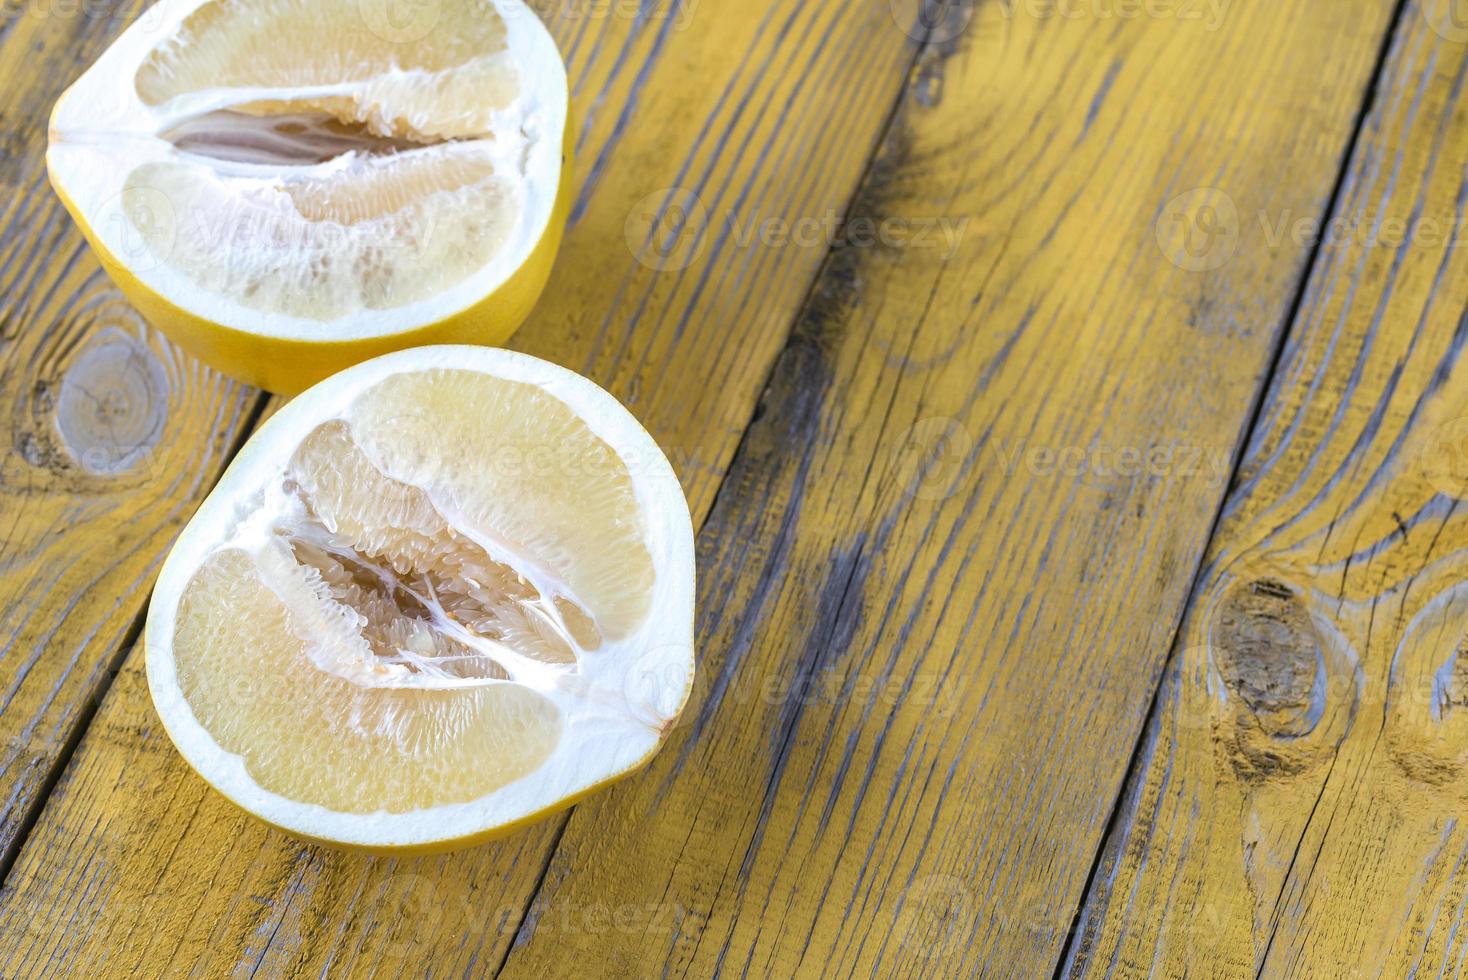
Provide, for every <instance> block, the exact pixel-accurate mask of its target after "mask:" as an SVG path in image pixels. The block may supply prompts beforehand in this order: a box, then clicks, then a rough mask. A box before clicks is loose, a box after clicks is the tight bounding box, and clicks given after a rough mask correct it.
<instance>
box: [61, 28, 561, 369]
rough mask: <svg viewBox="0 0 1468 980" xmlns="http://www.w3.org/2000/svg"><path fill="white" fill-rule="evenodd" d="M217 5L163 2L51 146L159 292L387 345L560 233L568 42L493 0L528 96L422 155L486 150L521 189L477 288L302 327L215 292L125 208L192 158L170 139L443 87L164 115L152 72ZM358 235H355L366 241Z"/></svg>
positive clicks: (343, 91) (67, 98)
mask: <svg viewBox="0 0 1468 980" xmlns="http://www.w3.org/2000/svg"><path fill="white" fill-rule="evenodd" d="M204 2H205V0H160V2H159V3H157V4H156V5H155V6H153V7H151V8H149V10H148V11H147V12H146V13H145V14H144V15H143V17H142V18H140V19H139V20H138V21H137V22H136V23H134V24H133V25H132V26H131V27H129V28H128V30H127V31H125V32H124V33H123V35H122V36H121V37H120V38H119V39H118V40H117V41H116V42H115V43H114V44H113V45H112V46H111V47H110V48H109V49H108V50H107V51H106V52H105V53H104V54H103V55H102V57H101V58H99V59H98V61H97V62H96V63H95V64H94V65H93V66H92V67H91V68H90V69H89V70H88V71H87V72H86V73H85V74H84V75H83V76H82V77H81V78H80V79H78V80H77V82H76V83H75V84H73V85H72V86H71V88H69V89H68V90H67V92H66V93H65V94H64V95H63V96H62V98H61V99H60V100H59V101H58V103H57V105H56V109H55V111H54V113H53V115H52V119H51V131H50V143H49V146H48V149H47V164H48V168H49V170H50V172H51V174H52V179H53V180H54V181H55V182H56V183H57V185H58V187H60V188H61V190H62V191H63V192H64V194H65V195H66V196H67V197H68V198H69V199H70V201H71V202H72V204H73V206H74V207H75V209H76V210H77V211H78V212H79V213H80V214H81V215H82V216H84V217H85V219H86V223H87V225H88V227H89V229H90V231H91V233H92V234H93V235H94V236H95V237H96V238H97V239H98V244H99V245H100V246H101V247H102V249H103V250H104V252H106V253H108V254H109V255H110V256H111V257H112V258H113V260H114V261H115V262H116V263H117V264H118V265H121V266H123V267H125V268H126V269H127V270H128V271H129V272H130V273H131V274H132V275H134V276H135V277H136V278H138V279H139V280H140V281H141V282H142V283H143V284H144V285H145V286H147V287H148V288H149V289H151V290H152V291H153V292H155V293H157V294H159V295H160V296H162V297H163V298H165V299H167V300H168V301H169V302H171V303H173V304H174V305H175V306H178V307H180V308H182V309H184V310H186V311H188V312H190V313H192V314H194V315H196V316H198V317H200V318H202V319H204V320H208V321H210V322H213V323H218V324H222V325H224V326H226V327H232V328H235V329H238V330H241V331H244V332H248V333H251V334H257V335H263V336H268V337H276V338H281V339H292V340H315V341H327V342H329V341H349V340H361V339H367V338H373V337H379V336H386V335H391V334H394V333H399V332H402V331H404V330H407V329H411V328H413V327H417V326H421V325H425V324H429V323H434V322H438V321H441V320H443V319H446V318H448V317H451V316H453V315H455V314H456V313H459V312H461V311H463V310H465V309H467V308H469V307H471V306H473V305H474V304H475V303H476V302H478V301H479V300H481V299H483V298H484V297H485V296H487V295H488V294H490V293H492V292H493V291H494V290H495V289H496V288H498V287H499V286H500V285H502V284H503V283H504V282H506V281H507V280H508V279H509V278H510V277H511V276H512V275H513V274H514V273H515V272H516V270H518V269H519V268H520V267H521V266H522V265H524V263H525V262H526V260H527V258H528V257H529V256H530V254H531V252H532V250H533V249H534V248H535V246H536V245H537V243H538V242H539V241H540V240H541V238H542V237H543V236H544V235H545V234H546V231H547V229H548V227H549V224H550V221H551V214H552V210H553V207H554V205H555V198H556V193H557V189H558V185H559V179H560V172H561V164H562V152H563V146H562V141H563V136H564V130H565V125H566V111H567V86H566V77H565V69H564V66H563V64H562V61H561V58H560V54H559V52H558V51H557V49H556V46H555V42H554V41H553V40H552V39H551V37H550V35H549V33H548V32H547V31H546V30H545V28H544V26H543V25H542V24H541V23H540V21H539V19H538V18H537V17H536V16H535V15H534V13H533V12H531V11H530V10H529V8H528V7H526V6H525V5H524V4H523V3H521V2H520V0H482V2H483V3H485V4H486V5H488V6H492V7H493V8H494V10H495V11H496V12H497V13H498V14H499V15H500V16H501V17H502V18H503V21H504V24H505V27H506V32H507V44H508V47H507V49H506V51H505V52H503V55H504V57H507V58H509V59H510V60H511V62H512V63H513V67H514V71H515V74H516V78H517V89H518V96H517V98H516V99H515V101H514V102H513V103H512V104H511V105H509V106H508V108H506V109H503V110H496V111H495V112H494V113H493V116H492V119H493V121H492V123H491V125H490V126H489V127H488V128H489V130H490V131H491V135H492V136H493V138H480V139H474V140H472V141H465V142H464V143H462V144H456V143H452V142H451V143H430V144H426V145H425V146H424V148H423V149H421V150H410V151H408V153H422V152H424V151H425V150H427V151H432V152H434V153H446V154H455V153H472V154H474V155H475V156H476V158H482V159H487V160H490V161H492V164H493V167H494V172H495V174H496V178H497V179H498V178H503V179H504V183H505V185H506V187H507V188H510V193H511V194H512V196H513V203H514V209H513V210H514V217H513V221H512V223H511V225H510V227H509V228H508V230H507V233H506V237H505V239H504V241H503V242H502V244H500V245H499V246H498V248H497V250H496V251H495V252H494V253H493V255H492V257H490V258H489V260H488V261H487V262H485V264H483V265H480V266H478V267H477V268H476V269H475V270H474V271H473V272H472V273H470V274H468V275H467V277H466V278H463V279H460V280H458V281H455V282H453V283H452V284H451V285H445V286H444V287H443V288H441V289H439V290H437V291H435V292H433V294H432V295H425V296H422V297H421V298H417V299H414V300H413V301H411V302H405V303H402V304H400V305H391V306H386V307H371V306H363V307H359V308H356V309H353V310H350V311H348V312H344V313H341V314H340V315H335V314H332V315H324V316H318V315H301V316H296V315H292V314H290V313H288V312H280V311H262V310H261V309H259V308H255V307H252V306H250V305H247V304H245V303H242V302H240V301H238V299H237V298H235V297H234V296H232V295H231V294H230V292H229V290H228V288H220V287H218V286H217V285H216V286H215V287H213V288H205V287H203V286H201V285H200V284H199V283H198V282H197V281H196V280H195V279H194V278H192V277H191V276H190V275H188V274H186V273H185V272H184V271H181V270H180V268H177V267H175V264H174V262H173V261H171V257H170V256H168V255H164V254H160V253H159V252H158V251H156V250H154V249H153V248H152V247H151V245H149V244H148V243H147V242H145V241H141V240H140V235H139V231H138V229H137V228H136V226H135V225H132V224H131V223H130V220H129V218H128V215H127V214H126V213H125V211H124V209H123V208H122V207H121V205H120V203H119V202H120V201H121V200H122V199H123V193H124V188H125V186H126V185H127V180H128V177H129V176H130V175H131V174H133V173H134V172H135V171H137V170H138V169H139V168H142V167H146V166H148V165H150V164H169V163H173V164H177V163H179V162H180V161H185V160H189V159H190V158H189V157H188V156H187V155H186V154H183V153H181V152H180V150H179V149H178V147H177V146H175V145H174V143H173V142H171V141H170V140H169V139H166V138H164V137H163V135H162V134H165V133H168V132H170V131H172V130H175V129H176V128H177V127H179V126H181V125H185V124H187V122H188V121H189V120H192V119H195V118H197V117H199V116H200V115H202V114H204V113H208V112H211V111H216V110H226V109H229V108H231V107H236V106H242V105H246V104H249V103H254V102H261V101H273V100H301V99H305V98H309V97H313V96H333V95H334V96H346V97H348V98H351V97H364V93H365V92H367V91H368V90H369V89H370V88H371V87H372V86H375V85H382V84H387V85H392V84H396V83H398V82H410V81H413V80H422V81H425V82H428V81H431V80H432V79H433V78H434V77H435V73H432V72H424V71H403V70H401V69H394V70H392V71H389V72H387V73H381V74H378V75H376V76H374V77H372V78H370V79H365V80H358V81H352V82H344V83H340V84H329V85H309V86H306V85H303V86H291V87H286V88H260V87H252V88H247V87H231V88H218V89H211V90H207V91H196V92H190V93H187V94H184V95H180V96H178V97H176V98H173V99H170V100H168V101H167V102H164V103H162V104H160V105H156V106H150V105H148V104H146V103H145V102H144V101H143V100H142V99H141V98H140V97H139V95H138V93H137V90H136V88H135V87H134V85H133V78H134V76H135V75H136V73H137V71H138V68H139V66H140V65H141V64H142V63H143V62H144V60H145V59H146V58H147V57H148V55H149V54H150V52H152V51H153V50H154V48H155V47H157V46H158V45H159V44H160V43H162V42H164V41H165V40H166V39H168V38H169V37H171V36H173V35H174V34H175V33H176V32H177V31H178V29H179V26H180V25H181V24H182V23H183V21H184V20H185V19H186V18H187V17H188V16H189V15H190V14H191V13H193V12H194V11H195V10H196V9H198V8H200V7H202V6H203V5H204ZM446 29H447V28H446ZM372 165H373V164H372V161H371V160H370V158H367V157H366V156H365V155H364V154H361V153H352V152H347V153H343V154H341V155H340V156H337V157H335V158H333V159H330V160H326V161H324V162H322V163H319V164H316V165H314V166H297V167H295V168H293V176H294V177H309V176H329V175H332V174H334V173H340V172H341V171H343V170H344V169H350V168H358V169H362V168H367V167H370V166H372ZM216 169H217V171H218V172H219V173H227V174H228V175H229V176H230V178H231V179H232V180H236V181H240V182H242V183H240V184H239V185H238V186H241V187H244V186H246V183H245V182H249V181H257V182H258V187H259V189H260V191H261V193H265V192H266V191H267V190H274V189H275V188H277V187H278V181H276V179H275V177H276V175H275V173H274V171H273V170H272V168H270V167H263V166H252V165H249V164H233V165H229V164H218V165H217V167H216ZM185 200H187V199H185ZM189 203H190V204H192V202H189ZM348 232H349V233H350V229H348ZM349 233H348V234H347V235H346V236H345V237H346V238H347V240H352V239H351V238H350V234H349ZM364 237H367V238H369V239H370V236H364Z"/></svg>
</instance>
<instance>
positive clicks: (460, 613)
mask: <svg viewBox="0 0 1468 980" xmlns="http://www.w3.org/2000/svg"><path fill="white" fill-rule="evenodd" d="M405 410H406V413H405ZM497 419H498V420H502V421H501V422H497V421H496V420H497ZM456 425H457V427H458V428H459V432H458V433H457V434H453V433H450V431H449V430H450V429H453V428H455V427H456ZM496 429H497V430H498V433H499V437H500V438H499V441H498V442H497V443H485V442H484V441H482V440H483V437H484V436H485V435H486V434H487V433H489V432H491V431H493V430H496ZM491 446H493V447H495V450H494V451H485V450H486V449H487V448H488V447H491ZM474 447H477V448H474ZM530 460H533V463H531V462H528V461H530ZM554 470H560V472H559V473H553V472H552V471H554ZM537 474H538V475H537ZM526 480H529V484H526V483H524V482H522V481H526ZM527 485H534V486H539V487H540V489H539V490H538V491H537V496H536V498H535V499H533V500H532V499H527V498H526V497H525V496H524V488H525V486H527ZM270 493H278V497H276V498H275V499H276V500H277V502H278V506H277V507H276V508H275V510H273V511H271V512H270V513H269V514H268V515H267V518H268V520H267V523H268V533H267V534H265V535H264V536H263V538H258V539H257V538H251V537H250V536H249V535H248V534H242V535H239V536H237V540H229V541H225V542H222V543H221V546H220V547H218V548H217V549H215V550H214V551H213V552H212V553H211V554H210V555H209V556H208V557H207V558H206V559H205V561H204V562H203V563H202V564H201V566H200V567H199V569H198V570H197V571H196V572H195V574H194V575H193V577H192V578H191V580H190V582H189V584H188V586H187V587H186V588H185V590H184V594H183V597H182V600H181V602H180V606H179V611H178V617H177V621H176V627H175V633H174V642H173V650H174V661H175V665H176V670H177V676H178V681H179V686H180V689H181V690H182V692H183V695H184V697H185V699H186V700H187V702H188V703H189V706H190V708H191V710H192V711H193V713H194V715H195V717H196V719H197V720H198V721H199V722H200V724H202V725H203V727H204V728H205V729H206V730H207V731H208V732H209V733H210V734H211V736H212V737H213V738H214V739H215V741H216V742H218V744H219V745H220V746H221V747H222V748H223V749H225V751H228V752H231V753H233V754H236V755H238V756H240V757H241V758H242V759H243V761H244V764H245V766H246V768H247V770H248V771H249V773H250V775H251V777H252V778H253V779H254V780H255V781H256V782H257V783H259V784H260V785H261V786H262V787H264V788H265V789H267V790H270V791H272V792H275V793H277V794H279V795H281V796H284V797H286V798H288V799H291V800H295V801H298V802H304V803H313V804H317V805H320V806H324V807H327V808H329V809H331V810H334V811H338V812H348V813H371V812H376V811H388V812H407V811H412V810H418V809H425V808H428V807H432V806H438V805H443V804H448V803H462V802H467V801H469V800H473V799H476V798H479V797H482V796H484V795H485V794H487V793H490V792H493V791H494V790H496V789H499V788H500V787H502V786H504V785H506V784H508V783H510V782H512V781H513V780H515V779H518V778H520V777H521V776H524V775H526V774H528V773H530V772H532V771H533V770H535V769H536V768H537V767H539V766H540V765H541V764H543V763H544V762H545V761H546V759H547V758H548V756H549V755H550V754H551V752H552V751H553V749H554V748H555V746H556V744H557V742H558V740H559V739H560V737H561V736H562V734H563V732H564V726H565V724H566V719H565V718H564V717H563V715H562V712H561V709H560V708H558V707H557V705H556V704H555V703H553V701H552V699H550V698H547V697H546V696H545V694H544V693H543V692H544V691H545V690H546V689H547V687H548V686H549V685H554V684H557V683H559V682H560V681H561V680H562V679H563V678H568V677H574V675H576V674H578V673H579V672H581V670H582V666H583V664H584V663H585V662H586V660H587V658H594V657H598V656H617V655H618V653H617V650H616V640H617V639H618V638H619V637H623V636H626V635H628V634H629V633H631V632H633V631H635V630H636V629H637V628H638V626H639V625H640V623H641V622H642V620H643V619H644V618H645V617H646V615H647V606H648V602H649V598H650V594H651V586H652V580H653V573H652V568H651V560H650V557H649V555H648V552H647V549H646V547H645V545H644V543H643V533H642V530H641V521H640V516H639V512H638V509H637V503H636V500H635V498H634V495H633V491H632V488H631V483H630V478H629V474H628V471H627V467H626V465H625V464H624V463H623V462H622V460H621V459H620V458H619V457H617V456H616V454H615V453H613V452H612V451H611V450H610V448H609V447H607V446H606V445H605V443H603V442H601V441H600V440H599V439H597V438H596V437H595V435H593V434H592V433H591V432H590V430H589V429H588V428H587V427H586V426H585V424H584V423H583V422H581V421H580V420H579V419H577V418H576V417H575V416H574V415H572V414H571V413H570V411H569V410H568V409H566V407H565V406H564V404H562V403H560V402H559V401H558V400H556V399H554V398H553V397H552V396H550V395H548V394H546V393H545V392H543V391H541V390H540V389H537V388H534V387H532V386H529V385H521V384H517V383H513V382H505V381H499V380H496V379H491V378H486V377H485V376H483V375H474V374H470V373H468V372H461V371H444V370H440V371H428V372H419V373H416V374H412V375H401V376H397V377H394V378H390V379H388V380H387V381H385V382H382V383H380V384H379V385H377V386H376V387H374V388H373V389H371V390H370V391H368V392H367V393H365V394H364V395H363V396H359V398H358V399H357V400H356V402H354V404H353V406H352V407H351V409H350V411H349V412H347V413H346V417H345V418H335V419H329V420H326V421H323V422H322V423H320V424H318V425H316V426H315V427H314V428H313V429H312V430H311V431H310V432H309V433H308V434H307V435H306V436H305V438H304V439H302V441H301V442H300V444H299V446H298V447H297V448H296V450H295V452H294V454H293V456H292V458H291V461H290V463H289V465H288V466H287V467H286V469H285V471H284V474H283V476H282V477H281V479H280V480H279V483H278V486H277V487H272V488H269V490H268V492H267V494H266V495H265V497H264V498H262V499H265V500H269V499H271V498H270ZM246 520H247V522H248V520H249V519H248V518H247V519H246ZM251 542H253V543H251Z"/></svg>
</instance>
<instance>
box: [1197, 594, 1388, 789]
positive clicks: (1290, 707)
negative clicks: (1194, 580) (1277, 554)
mask: <svg viewBox="0 0 1468 980" xmlns="http://www.w3.org/2000/svg"><path fill="white" fill-rule="evenodd" d="M1207 651H1208V658H1209V661H1210V668H1211V671H1212V674H1213V676H1214V677H1215V678H1216V681H1217V682H1218V683H1217V685H1216V688H1215V690H1216V693H1217V695H1218V696H1216V697H1215V701H1214V705H1215V710H1214V715H1215V718H1214V738H1215V740H1216V741H1217V743H1218V744H1219V745H1220V747H1221V748H1222V749H1223V750H1224V756H1225V757H1226V758H1227V759H1228V761H1229V763H1230V764H1231V765H1232V766H1233V768H1234V769H1235V771H1236V772H1237V773H1238V774H1239V775H1241V776H1243V777H1245V778H1249V779H1267V778H1271V777H1274V776H1288V775H1293V774H1295V773H1298V772H1301V771H1303V770H1304V769H1306V768H1308V767H1309V766H1310V765H1312V764H1313V763H1314V762H1315V761H1316V758H1317V756H1318V755H1319V754H1320V752H1321V751H1328V750H1330V749H1331V748H1333V746H1334V745H1335V744H1336V743H1337V742H1338V741H1339V739H1340V737H1343V736H1344V728H1345V726H1346V725H1348V724H1349V719H1350V716H1351V715H1352V713H1353V712H1354V710H1355V706H1356V703H1357V701H1358V699H1359V688H1360V671H1359V670H1358V669H1357V665H1356V660H1355V656H1354V654H1353V653H1352V651H1351V650H1350V646H1349V644H1348V643H1347V642H1346V641H1345V638H1344V637H1343V636H1342V635H1341V634H1340V632H1339V631H1338V630H1336V629H1335V627H1334V626H1333V625H1332V624H1331V623H1330V622H1329V621H1328V620H1327V619H1325V618H1324V617H1323V616H1322V615H1320V614H1319V613H1318V612H1317V611H1315V610H1312V609H1311V607H1310V605H1309V603H1308V601H1307V598H1306V595H1305V593H1304V592H1303V590H1301V589H1297V588H1295V587H1294V586H1292V585H1289V584H1287V583H1286V582H1284V581H1282V580H1281V579H1279V578H1277V577H1275V576H1272V575H1259V576H1251V577H1247V578H1243V579H1231V580H1229V581H1228V582H1227V584H1226V585H1225V591H1224V592H1223V594H1222V596H1221V598H1220V599H1219V600H1218V601H1217V602H1216V603H1215V604H1214V606H1213V608H1212V615H1211V622H1210V626H1209V629H1208V634H1207ZM1338 720H1339V721H1340V722H1341V723H1340V724H1337V723H1336V722H1337V721H1338ZM1336 728H1339V729H1340V730H1339V731H1338V732H1337V731H1335V729H1336Z"/></svg>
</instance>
